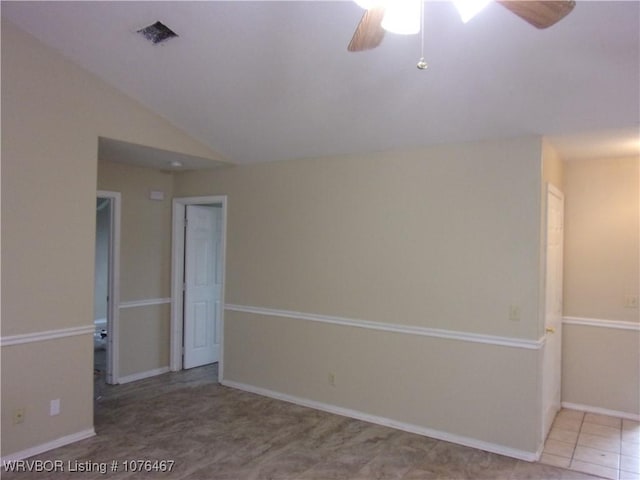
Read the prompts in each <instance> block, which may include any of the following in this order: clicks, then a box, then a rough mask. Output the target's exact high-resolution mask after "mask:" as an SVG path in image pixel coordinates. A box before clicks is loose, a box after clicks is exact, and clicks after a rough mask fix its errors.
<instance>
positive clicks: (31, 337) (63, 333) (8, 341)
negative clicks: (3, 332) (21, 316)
mask: <svg viewBox="0 0 640 480" xmlns="http://www.w3.org/2000/svg"><path fill="white" fill-rule="evenodd" d="M95 330H96V327H95V326H94V325H84V326H82V327H69V328H60V329H58V330H47V331H44V332H35V333H22V334H19V335H8V336H5V337H0V346H2V347H8V346H9V345H21V344H24V343H34V342H44V341H46V340H54V339H56V338H66V337H75V336H76V335H87V334H89V333H90V334H93V332H95Z"/></svg>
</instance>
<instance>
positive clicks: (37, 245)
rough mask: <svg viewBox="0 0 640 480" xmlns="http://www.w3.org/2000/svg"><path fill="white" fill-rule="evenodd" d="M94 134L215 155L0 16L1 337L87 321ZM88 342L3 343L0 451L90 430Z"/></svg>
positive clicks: (78, 338) (90, 302) (90, 312)
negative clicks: (21, 415)
mask: <svg viewBox="0 0 640 480" xmlns="http://www.w3.org/2000/svg"><path fill="white" fill-rule="evenodd" d="M98 136H106V137H110V138H115V139H119V140H125V141H130V142H134V143H137V144H143V145H149V146H153V147H156V148H162V149H165V150H171V151H177V152H179V153H185V154H189V155H196V156H202V157H206V158H217V155H216V153H215V152H212V151H211V150H209V149H208V148H207V147H205V146H204V145H202V144H200V143H198V142H196V141H195V140H193V139H191V138H190V137H188V136H187V135H186V134H184V133H182V132H180V131H178V130H177V129H175V128H174V127H172V126H171V125H170V124H168V123H167V122H166V121H165V120H164V119H162V118H161V117H159V116H157V115H155V114H152V113H151V112H149V111H148V110H146V109H144V108H143V107H142V106H141V105H140V104H138V103H136V102H133V101H132V100H130V99H129V98H127V97H125V96H124V95H122V94H120V93H119V92H117V91H116V90H114V89H112V88H111V87H109V86H107V85H106V84H104V83H102V82H101V81H99V80H97V79H96V78H95V77H94V76H92V75H90V74H89V73H87V72H86V71H84V70H81V69H79V68H77V67H75V66H74V65H72V64H71V63H70V62H68V61H67V60H66V59H64V58H63V57H61V56H60V55H59V54H57V53H55V52H54V51H52V50H50V49H48V48H46V47H44V46H43V45H42V44H41V43H39V42H38V41H36V40H35V39H34V38H33V37H31V36H29V35H27V34H25V33H24V32H22V31H21V30H19V29H18V28H16V27H15V26H14V25H12V24H11V23H10V22H8V21H7V20H6V19H5V18H2V330H1V333H2V337H3V339H6V338H8V337H11V336H13V335H19V334H26V333H35V332H43V331H50V330H57V329H64V328H70V327H79V326H85V325H91V324H92V320H93V269H94V248H95V245H94V241H95V198H96V176H97V148H98ZM43 206H46V207H43ZM91 344H92V336H91V334H89V333H88V334H85V335H80V336H74V337H68V338H64V339H59V340H48V341H45V342H35V343H26V344H19V345H11V346H5V347H3V348H2V426H1V428H2V451H1V454H2V455H3V456H4V455H7V454H12V453H15V452H19V451H22V450H24V449H27V448H32V447H35V446H38V445H41V444H44V443H46V442H49V441H53V440H55V439H57V438H60V437H61V436H65V435H71V434H75V433H77V432H79V431H86V430H87V429H91V428H92V425H93V418H92V408H93V398H92V381H93V374H92V370H93V365H92V348H91ZM56 398H60V399H61V414H60V415H58V416H54V417H50V416H49V415H48V411H49V401H50V400H51V399H56ZM22 406H26V407H27V414H26V418H25V422H24V423H22V424H19V425H13V422H12V421H11V419H12V415H13V411H14V410H15V409H16V408H19V407H22Z"/></svg>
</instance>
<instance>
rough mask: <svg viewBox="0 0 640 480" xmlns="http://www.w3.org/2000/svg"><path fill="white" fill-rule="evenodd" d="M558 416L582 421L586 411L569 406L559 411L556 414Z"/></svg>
mask: <svg viewBox="0 0 640 480" xmlns="http://www.w3.org/2000/svg"><path fill="white" fill-rule="evenodd" d="M556 418H562V419H571V420H578V421H580V422H582V419H583V418H584V412H580V411H579V410H569V409H568V408H563V409H562V410H560V411H559V412H558V414H557V415H556Z"/></svg>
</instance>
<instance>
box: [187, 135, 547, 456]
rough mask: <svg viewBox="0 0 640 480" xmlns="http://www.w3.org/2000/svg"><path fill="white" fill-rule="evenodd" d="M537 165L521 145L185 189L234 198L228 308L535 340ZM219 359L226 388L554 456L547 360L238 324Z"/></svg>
mask: <svg viewBox="0 0 640 480" xmlns="http://www.w3.org/2000/svg"><path fill="white" fill-rule="evenodd" d="M541 158H542V151H541V141H540V139H539V138H522V139H514V140H510V141H499V142H484V143H472V144H464V145H455V146H442V147H434V148H429V149H424V150H420V151H409V152H394V153H381V154H377V155H369V156H361V157H355V156H353V157H342V158H322V159H312V160H305V161H297V162H276V163H270V164H259V165H252V166H242V167H234V168H232V169H227V170H223V171H218V172H197V173H184V174H180V175H177V176H176V183H175V194H176V195H177V196H189V195H212V194H216V195H228V237H227V238H228V240H227V269H226V271H227V277H226V280H227V283H226V299H225V300H226V303H228V304H229V303H230V304H236V305H242V306H252V307H258V308H265V307H267V308H273V309H282V310H287V311H293V312H305V313H312V314H320V315H330V316H338V317H346V318H350V319H359V320H366V321H373V322H382V323H388V324H397V325H400V326H403V325H408V326H417V327H425V328H438V329H446V330H454V331H458V332H471V333H477V334H488V335H497V336H504V337H513V338H517V339H527V340H531V341H536V340H538V339H539V337H540V336H541V334H542V333H541V332H542V327H541V324H540V320H539V319H540V315H539V311H538V305H539V298H538V297H539V263H538V262H539V239H540V208H541V200H540V188H541V172H542V165H541ZM510 305H517V306H519V307H520V309H521V319H520V320H519V321H513V320H510V319H509V306H510ZM294 316H295V315H294ZM224 347H225V380H227V381H233V382H238V383H241V384H246V385H251V386H253V387H258V388H262V389H267V390H271V391H275V392H280V393H284V394H287V395H292V396H296V397H299V398H306V399H310V400H313V401H317V402H323V403H328V404H330V405H335V406H338V407H342V408H350V409H355V410H358V411H360V412H363V413H365V414H369V415H377V416H380V417H384V418H390V419H392V420H394V421H398V422H405V423H412V424H415V425H416V426H419V427H420V428H428V429H434V430H438V431H443V432H445V433H446V434H449V435H457V436H460V437H465V438H467V439H473V440H474V441H477V442H486V443H488V444H493V445H499V446H502V447H504V448H512V449H517V450H519V451H521V452H523V451H524V452H529V453H531V452H535V451H536V449H537V448H538V447H539V445H540V442H541V439H540V438H539V435H540V434H539V430H540V425H541V416H540V412H539V406H538V398H539V392H538V385H539V383H538V382H539V371H538V365H539V360H540V359H539V356H540V350H535V349H533V350H530V349H525V348H510V347H500V346H497V345H484V344H482V345H479V344H475V343H471V342H464V341H451V340H445V339H441V338H430V337H420V336H416V335H410V334H400V333H390V332H379V331H371V330H369V329H363V328H352V327H345V326H335V325H327V324H322V323H313V322H308V321H304V320H302V319H298V318H294V319H286V320H284V319H281V318H278V317H273V316H268V315H260V316H255V315H253V314H249V313H242V312H237V311H233V312H232V311H227V316H226V321H225V345H224ZM330 371H333V372H334V373H335V374H336V379H337V386H336V387H335V388H333V389H332V388H329V386H328V384H327V375H328V372H330Z"/></svg>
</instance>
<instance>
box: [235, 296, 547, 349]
mask: <svg viewBox="0 0 640 480" xmlns="http://www.w3.org/2000/svg"><path fill="white" fill-rule="evenodd" d="M224 308H225V310H230V311H232V312H243V313H252V314H256V315H266V316H270V317H282V318H294V319H298V320H308V321H312V322H321V323H330V324H334V325H343V326H347V327H357V328H367V329H370V330H382V331H385V332H393V333H404V334H407V335H420V336H424V337H436V338H446V339H449V340H461V341H464V342H474V343H484V344H489V345H500V346H504V347H514V348H526V349H529V350H538V349H540V348H542V346H543V345H544V337H543V338H540V339H539V340H526V339H522V338H510V337H498V336H494V335H484V334H480V333H471V332H458V331H455V330H443V329H439V328H429V327H419V326H415V325H399V324H393V323H383V322H372V321H370V320H356V319H353V318H344V317H331V316H326V315H316V314H312V313H301V312H292V311H288V310H276V309H272V308H261V307H248V306H244V305H233V304H226V305H225V306H224Z"/></svg>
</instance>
